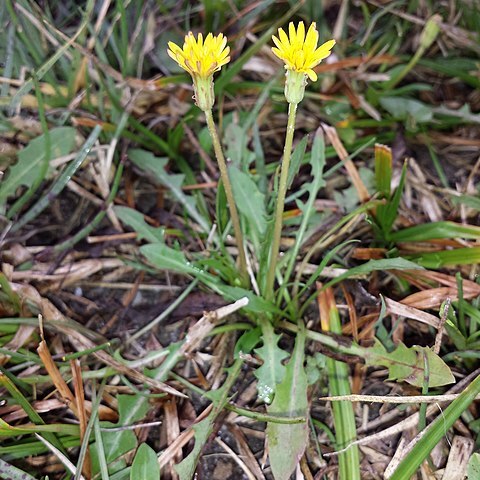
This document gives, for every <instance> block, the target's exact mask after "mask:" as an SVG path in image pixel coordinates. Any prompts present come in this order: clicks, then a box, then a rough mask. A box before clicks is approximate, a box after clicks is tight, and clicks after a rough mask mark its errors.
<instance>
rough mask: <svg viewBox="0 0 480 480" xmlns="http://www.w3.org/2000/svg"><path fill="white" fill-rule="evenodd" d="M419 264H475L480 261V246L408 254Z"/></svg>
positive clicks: (431, 265)
mask: <svg viewBox="0 0 480 480" xmlns="http://www.w3.org/2000/svg"><path fill="white" fill-rule="evenodd" d="M408 258H410V259H411V260H413V261H414V262H415V263H417V264H418V265H421V266H422V267H425V268H432V269H433V268H442V267H447V266H448V267H452V266H454V265H474V264H476V263H480V247H472V248H455V249H454V250H443V251H441V252H425V253H420V254H416V255H408Z"/></svg>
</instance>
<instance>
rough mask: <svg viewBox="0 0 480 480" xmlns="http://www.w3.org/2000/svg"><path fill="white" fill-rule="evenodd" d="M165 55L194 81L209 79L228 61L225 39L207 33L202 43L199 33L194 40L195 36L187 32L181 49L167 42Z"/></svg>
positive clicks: (228, 51)
mask: <svg viewBox="0 0 480 480" xmlns="http://www.w3.org/2000/svg"><path fill="white" fill-rule="evenodd" d="M167 53H168V55H170V57H171V58H173V60H175V61H176V62H177V63H178V64H179V65H180V66H181V67H182V68H183V69H184V70H186V71H187V72H188V73H189V74H190V75H191V76H192V77H193V78H194V79H195V78H196V77H200V78H204V79H206V78H208V77H211V76H212V75H213V73H214V72H218V71H219V70H220V68H221V67H222V66H223V65H225V64H227V63H228V62H229V61H230V56H229V53H230V47H227V37H225V36H224V35H223V34H221V33H220V34H219V35H218V36H216V37H214V36H213V35H212V34H211V33H209V34H208V35H207V37H206V38H205V41H204V40H203V35H202V34H201V33H199V34H198V39H195V35H194V34H193V33H192V32H189V33H188V35H186V36H185V43H184V44H183V48H180V47H179V46H178V45H176V44H175V43H173V42H168V50H167Z"/></svg>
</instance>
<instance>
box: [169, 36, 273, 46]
mask: <svg viewBox="0 0 480 480" xmlns="http://www.w3.org/2000/svg"><path fill="white" fill-rule="evenodd" d="M272 41H273V43H274V44H275V45H276V46H277V47H278V48H282V43H281V42H280V40H279V39H278V38H277V37H276V36H275V35H272ZM170 43H171V42H170Z"/></svg>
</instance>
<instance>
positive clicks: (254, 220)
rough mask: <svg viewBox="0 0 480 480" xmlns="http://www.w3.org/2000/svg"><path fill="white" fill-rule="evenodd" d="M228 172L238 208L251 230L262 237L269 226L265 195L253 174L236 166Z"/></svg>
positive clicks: (258, 236)
mask: <svg viewBox="0 0 480 480" xmlns="http://www.w3.org/2000/svg"><path fill="white" fill-rule="evenodd" d="M228 173H229V176H230V180H231V182H232V189H233V196H234V198H235V203H236V204H237V207H238V210H239V211H240V213H241V214H242V215H243V217H244V218H245V219H246V221H247V224H248V227H249V231H251V232H252V233H253V234H254V235H255V236H256V237H257V238H262V236H263V235H264V233H265V230H266V227H267V212H266V210H265V195H264V194H263V193H261V192H260V190H259V189H258V187H257V185H256V183H255V182H254V181H253V180H252V177H251V175H248V174H246V173H245V172H242V171H241V170H239V169H238V168H237V167H234V166H231V167H230V168H229V169H228Z"/></svg>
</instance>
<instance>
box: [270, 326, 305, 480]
mask: <svg viewBox="0 0 480 480" xmlns="http://www.w3.org/2000/svg"><path fill="white" fill-rule="evenodd" d="M304 351H305V329H302V328H301V329H300V330H299V332H298V333H297V336H296V338H295V348H294V350H293V354H292V357H291V359H290V361H289V362H288V364H287V366H286V369H285V376H284V378H283V380H282V381H281V382H280V384H278V385H277V388H276V392H275V398H274V399H273V402H272V404H271V405H270V406H269V407H268V408H267V410H268V413H269V414H271V415H278V416H283V417H300V416H304V417H305V422H304V423H294V424H280V423H273V422H269V423H268V424H267V439H268V452H269V457H270V465H271V467H272V472H273V476H274V477H275V480H288V479H289V478H290V475H291V474H292V473H293V471H294V470H295V467H296V466H297V464H298V462H299V461H300V459H301V457H302V455H303V452H304V451H305V448H306V446H307V442H308V425H307V421H306V417H307V411H308V399H307V375H306V374H305V369H304V366H303V363H304V358H305V354H304ZM286 446H288V448H286Z"/></svg>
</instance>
